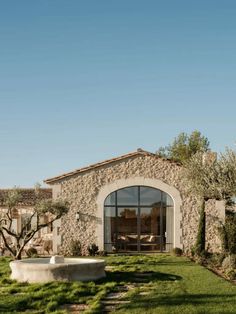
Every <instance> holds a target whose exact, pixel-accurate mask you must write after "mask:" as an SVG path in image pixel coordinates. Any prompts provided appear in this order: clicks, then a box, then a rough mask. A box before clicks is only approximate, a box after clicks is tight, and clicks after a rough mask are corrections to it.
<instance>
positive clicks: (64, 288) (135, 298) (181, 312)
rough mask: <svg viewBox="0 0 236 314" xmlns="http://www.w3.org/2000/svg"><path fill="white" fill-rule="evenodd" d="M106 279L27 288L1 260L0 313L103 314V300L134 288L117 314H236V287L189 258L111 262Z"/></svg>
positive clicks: (132, 258) (122, 258)
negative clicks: (75, 312)
mask: <svg viewBox="0 0 236 314" xmlns="http://www.w3.org/2000/svg"><path fill="white" fill-rule="evenodd" d="M106 261H107V265H108V266H109V268H108V271H107V277H106V278H105V279H103V280H100V281H99V282H96V283H94V282H88V283H81V282H74V283H55V282H54V283H48V284H44V285H42V284H40V285H39V284H31V285H29V284H26V283H24V284H22V283H17V282H15V281H11V280H10V279H9V274H10V270H9V267H8V262H9V260H8V259H6V258H0V312H1V313H4V314H7V313H14V312H15V313H32V314H33V313H58V314H59V313H67V312H66V310H63V309H62V306H63V304H84V305H86V311H85V313H102V309H103V305H102V300H103V299H104V298H106V296H107V295H109V293H111V292H115V291H118V290H121V288H127V287H128V288H129V291H128V292H127V293H126V294H123V297H122V300H123V301H125V300H126V301H130V302H129V303H121V304H120V305H119V306H118V307H117V308H116V309H115V312H116V313H140V314H141V313H157V314H163V313H166V314H172V313H173V314H174V313H178V314H185V313H186V314H191V313H199V314H200V313H201V314H203V313H206V314H211V313H212V314H213V313H214V314H217V313H219V314H221V313H225V314H226V313H227V314H229V313H236V286H235V285H233V284H231V283H229V282H227V281H225V280H224V279H221V278H219V277H217V276H216V275H214V274H213V273H211V272H210V271H208V270H207V269H205V268H203V267H202V266H199V265H197V264H195V263H193V262H191V261H189V260H188V259H187V258H185V257H173V256H170V255H164V254H162V255H160V254H158V255H145V256H142V255H139V256H109V257H106Z"/></svg>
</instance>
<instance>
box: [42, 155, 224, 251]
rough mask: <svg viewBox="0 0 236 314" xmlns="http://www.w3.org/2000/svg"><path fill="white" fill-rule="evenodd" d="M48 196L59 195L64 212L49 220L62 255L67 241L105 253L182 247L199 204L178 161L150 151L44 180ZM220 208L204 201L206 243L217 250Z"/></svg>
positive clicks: (190, 241) (188, 241) (189, 240)
mask: <svg viewBox="0 0 236 314" xmlns="http://www.w3.org/2000/svg"><path fill="white" fill-rule="evenodd" d="M45 182H46V183H47V184H48V185H50V187H51V188H52V195H53V198H58V197H61V198H65V199H67V200H68V201H69V203H70V210H69V212H68V213H67V214H66V215H65V216H63V217H62V218H61V219H60V220H58V221H56V222H55V223H54V228H53V251H54V252H55V253H64V254H68V253H69V251H70V245H71V241H72V240H79V241H80V243H81V245H82V251H83V253H87V246H88V245H89V244H92V243H96V244H97V245H98V246H99V249H100V250H106V251H108V252H113V251H118V252H159V251H161V252H167V251H170V250H171V249H172V248H173V247H179V248H182V249H183V250H184V251H185V252H186V251H188V250H190V249H191V247H192V246H193V245H194V243H195V240H196V235H197V230H198V219H199V212H198V210H199V204H198V200H197V198H196V197H195V196H194V195H189V194H188V193H187V190H186V186H185V183H184V182H183V178H182V166H181V165H179V164H178V163H176V162H174V161H171V160H166V159H163V158H161V157H159V156H157V155H156V154H152V153H149V152H147V151H143V150H141V149H138V150H137V151H135V152H132V153H129V154H126V155H123V156H120V157H116V158H113V159H110V160H106V161H103V162H100V163H96V164H93V165H90V166H87V167H85V168H81V169H77V170H74V171H72V172H69V173H65V174H62V175H58V176H56V177H53V178H50V179H47V180H45ZM224 217H225V207H224V203H223V202H220V201H215V200H210V201H208V203H207V206H206V245H207V248H208V249H209V250H210V251H220V250H221V241H220V238H219V235H218V232H217V227H218V226H219V224H220V223H221V222H224Z"/></svg>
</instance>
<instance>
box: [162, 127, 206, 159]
mask: <svg viewBox="0 0 236 314" xmlns="http://www.w3.org/2000/svg"><path fill="white" fill-rule="evenodd" d="M209 146H210V143H209V141H208V139H207V137H205V136H203V135H202V134H201V132H199V131H193V132H192V133H191V134H190V135H188V134H187V133H184V132H182V133H180V134H179V135H178V136H177V137H176V138H175V139H174V141H173V143H171V144H169V145H168V146H165V147H160V148H159V149H158V151H157V152H156V153H157V154H158V155H160V156H161V157H164V158H168V159H173V160H175V161H177V162H180V163H184V162H185V161H187V160H189V159H190V158H191V157H192V156H193V155H195V154H196V153H197V152H207V151H209V150H210V148H209Z"/></svg>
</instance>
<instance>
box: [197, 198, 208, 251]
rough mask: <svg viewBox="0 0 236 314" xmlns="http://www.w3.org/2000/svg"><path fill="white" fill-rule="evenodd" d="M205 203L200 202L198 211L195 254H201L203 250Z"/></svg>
mask: <svg viewBox="0 0 236 314" xmlns="http://www.w3.org/2000/svg"><path fill="white" fill-rule="evenodd" d="M204 207H205V205H204V204H202V209H201V212H200V217H199V225H198V233H197V240H196V244H195V254H196V255H199V256H200V255H202V254H204V252H205V241H206V240H205V233H206V230H205V228H206V227H205V220H206V218H205V208H204Z"/></svg>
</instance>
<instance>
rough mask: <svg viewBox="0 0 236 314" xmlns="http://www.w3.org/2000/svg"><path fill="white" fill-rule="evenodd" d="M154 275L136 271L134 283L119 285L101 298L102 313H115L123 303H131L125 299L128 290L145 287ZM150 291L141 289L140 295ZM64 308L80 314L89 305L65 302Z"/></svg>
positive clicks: (74, 313) (73, 313) (69, 311)
mask: <svg viewBox="0 0 236 314" xmlns="http://www.w3.org/2000/svg"><path fill="white" fill-rule="evenodd" d="M151 277H152V273H148V272H147V273H145V272H143V273H141V272H140V273H139V272H136V273H134V277H133V278H132V284H130V285H120V286H117V287H116V289H117V291H115V292H111V293H108V294H107V295H106V297H105V298H104V299H102V300H101V304H102V311H101V314H106V313H115V311H116V308H117V307H118V306H119V305H121V304H127V303H130V301H129V300H124V298H125V296H126V294H127V292H129V291H131V290H132V289H135V288H140V289H141V290H142V288H144V286H145V284H147V283H148V282H150V280H151ZM149 293H150V292H149V291H145V290H144V291H140V293H139V295H141V296H144V295H148V294H149ZM62 308H63V309H64V310H67V311H68V313H71V314H80V313H83V312H84V311H85V310H87V309H88V308H89V307H88V305H86V304H65V305H64V306H63V307H62Z"/></svg>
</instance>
